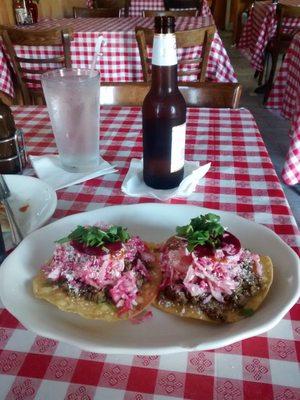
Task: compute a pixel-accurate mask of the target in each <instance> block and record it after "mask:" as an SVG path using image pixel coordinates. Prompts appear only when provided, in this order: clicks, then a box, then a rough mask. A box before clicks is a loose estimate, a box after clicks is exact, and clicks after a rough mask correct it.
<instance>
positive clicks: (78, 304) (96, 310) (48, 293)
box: [33, 263, 161, 322]
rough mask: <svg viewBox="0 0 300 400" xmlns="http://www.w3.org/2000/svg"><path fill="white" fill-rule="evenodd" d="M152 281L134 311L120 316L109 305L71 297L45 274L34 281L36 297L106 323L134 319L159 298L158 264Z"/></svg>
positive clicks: (143, 291) (159, 272) (63, 309)
mask: <svg viewBox="0 0 300 400" xmlns="http://www.w3.org/2000/svg"><path fill="white" fill-rule="evenodd" d="M149 271H150V274H151V279H150V281H149V282H147V283H144V285H143V286H142V288H141V290H140V291H139V293H138V297H137V303H138V304H137V305H136V306H135V307H134V309H133V310H130V311H129V312H126V313H123V314H121V315H118V309H117V307H115V306H114V305H112V304H109V303H100V304H98V303H94V302H92V301H89V300H86V299H84V298H82V297H75V296H70V295H69V294H68V293H67V292H66V291H65V290H63V289H62V288H60V287H58V286H57V285H53V284H52V283H49V281H48V280H47V279H46V277H45V275H44V273H43V272H42V271H40V272H39V273H38V275H37V276H36V277H35V278H34V279H33V293H34V295H35V297H37V298H39V299H44V300H46V301H48V302H49V303H51V304H54V305H55V306H57V307H58V308H59V309H60V310H62V311H67V312H73V313H76V314H79V315H81V316H82V317H84V318H88V319H102V320H105V321H109V322H110V321H119V320H126V319H129V318H133V317H135V316H136V315H138V314H139V313H141V312H142V311H143V310H144V309H145V308H146V307H147V306H148V305H149V304H151V303H152V302H153V300H154V299H155V297H156V296H157V293H158V289H159V285H160V282H161V271H160V267H159V265H158V263H155V264H153V265H151V269H149Z"/></svg>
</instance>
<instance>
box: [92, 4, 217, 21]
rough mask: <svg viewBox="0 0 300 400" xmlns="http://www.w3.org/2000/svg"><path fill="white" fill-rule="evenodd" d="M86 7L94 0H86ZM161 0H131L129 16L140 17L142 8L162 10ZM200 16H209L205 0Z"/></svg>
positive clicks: (209, 12) (163, 7)
mask: <svg viewBox="0 0 300 400" xmlns="http://www.w3.org/2000/svg"><path fill="white" fill-rule="evenodd" d="M199 2H200V0H199ZM86 4H87V7H89V8H93V6H94V0H87V2H86ZM164 9H165V6H164V1H163V0H131V1H130V6H129V17H141V16H142V14H143V11H144V10H164ZM201 11H202V12H201V16H203V17H205V16H211V11H210V8H209V6H208V4H207V1H206V0H203V5H202V10H201Z"/></svg>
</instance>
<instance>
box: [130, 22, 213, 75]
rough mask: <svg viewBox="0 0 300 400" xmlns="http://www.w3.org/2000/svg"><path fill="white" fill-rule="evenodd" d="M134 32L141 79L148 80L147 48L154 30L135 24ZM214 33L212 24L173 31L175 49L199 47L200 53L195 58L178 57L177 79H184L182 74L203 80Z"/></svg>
mask: <svg viewBox="0 0 300 400" xmlns="http://www.w3.org/2000/svg"><path fill="white" fill-rule="evenodd" d="M135 34H136V40H137V43H138V48H139V53H140V58H141V64H142V70H143V79H144V81H145V82H150V81H151V58H150V56H149V54H148V49H149V47H152V44H153V37H154V31H153V30H152V29H149V28H144V27H140V26H137V27H136V29H135ZM214 34H215V26H214V25H210V26H207V27H203V28H199V29H192V30H187V31H177V32H176V33H175V35H176V44H177V49H179V48H182V49H187V48H192V47H199V52H200V55H199V57H197V58H194V57H192V58H185V57H183V58H182V59H178V78H179V81H182V80H184V79H183V78H184V76H191V75H196V77H197V78H196V80H197V81H199V82H204V81H205V74H206V69H207V61H208V56H209V52H210V49H211V44H212V41H213V38H214ZM200 48H201V50H200ZM182 68H184V69H182ZM187 68H188V69H187Z"/></svg>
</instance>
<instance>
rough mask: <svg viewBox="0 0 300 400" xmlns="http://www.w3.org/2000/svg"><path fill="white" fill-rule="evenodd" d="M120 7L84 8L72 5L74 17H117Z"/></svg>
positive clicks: (119, 14) (119, 13)
mask: <svg viewBox="0 0 300 400" xmlns="http://www.w3.org/2000/svg"><path fill="white" fill-rule="evenodd" d="M120 16H121V8H96V9H92V8H85V7H73V17H74V18H119V17H120Z"/></svg>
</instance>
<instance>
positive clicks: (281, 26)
mask: <svg viewBox="0 0 300 400" xmlns="http://www.w3.org/2000/svg"><path fill="white" fill-rule="evenodd" d="M295 4H296V3H295ZM276 16H277V28H276V32H275V36H274V37H273V38H272V39H271V40H270V42H269V43H268V45H267V48H266V53H267V54H270V56H271V68H270V72H269V77H268V79H267V83H266V89H265V94H264V99H263V103H264V104H266V103H267V101H268V98H269V95H270V93H271V90H272V85H273V81H274V78H275V74H276V68H277V63H278V58H279V55H280V54H285V53H286V52H287V50H288V48H289V46H290V44H291V42H292V40H293V36H294V34H295V33H296V32H297V31H298V30H299V26H300V2H299V5H288V4H284V2H283V0H282V3H278V4H277V8H276ZM286 18H295V19H299V25H298V26H297V27H295V29H293V28H289V29H288V30H286V29H285V20H286Z"/></svg>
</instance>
